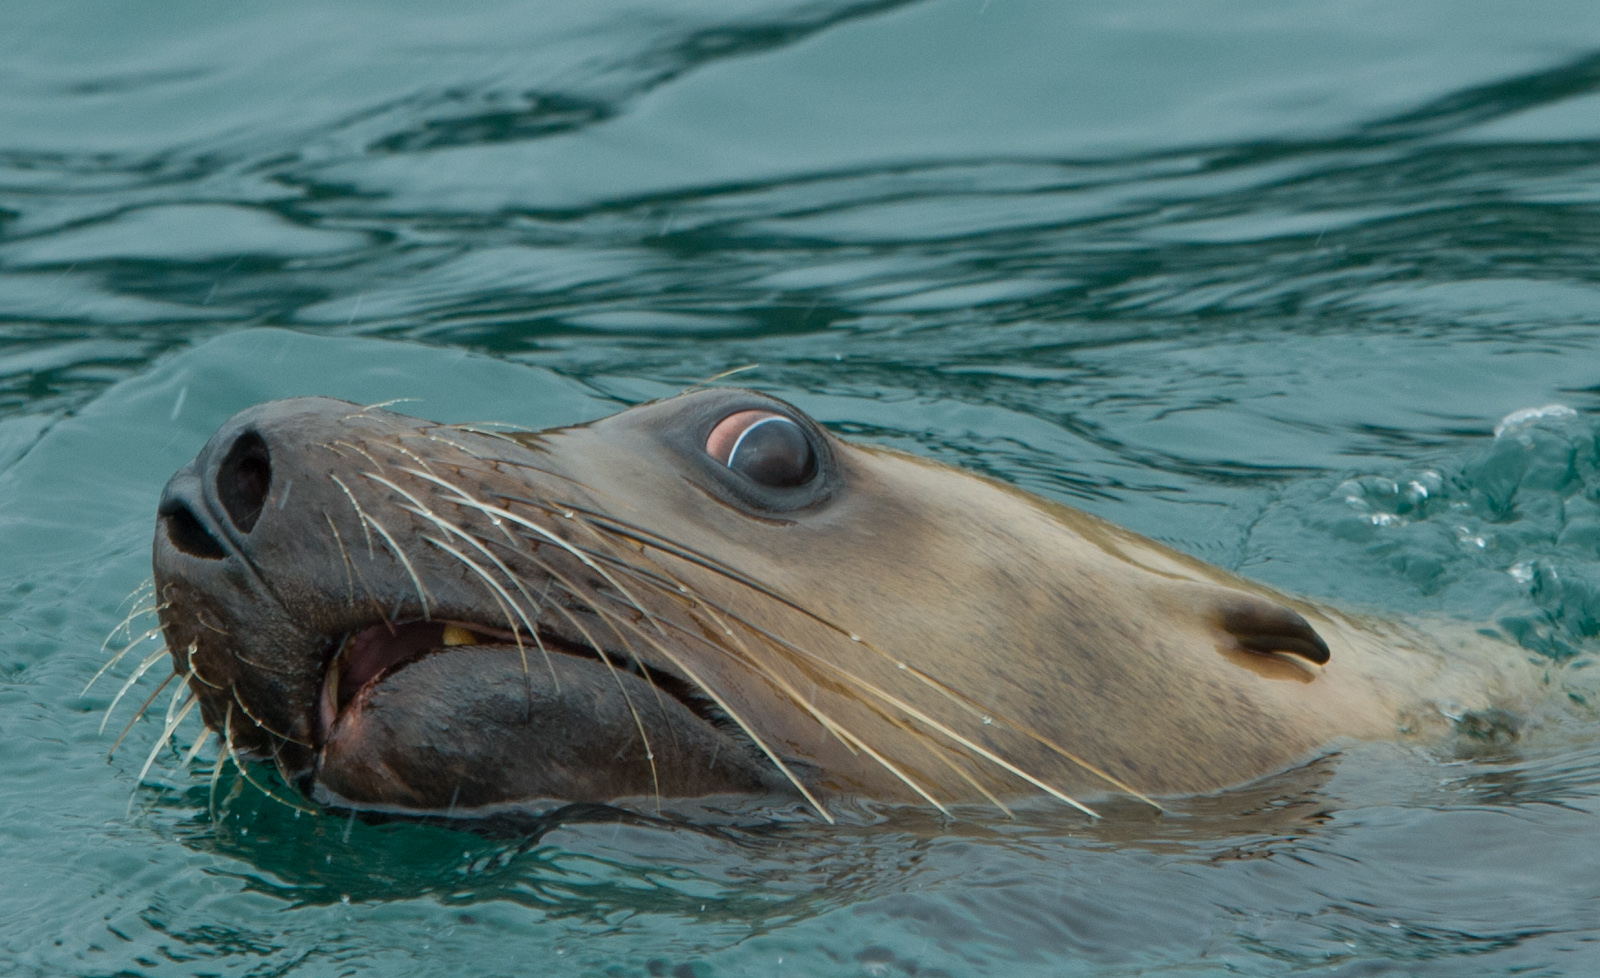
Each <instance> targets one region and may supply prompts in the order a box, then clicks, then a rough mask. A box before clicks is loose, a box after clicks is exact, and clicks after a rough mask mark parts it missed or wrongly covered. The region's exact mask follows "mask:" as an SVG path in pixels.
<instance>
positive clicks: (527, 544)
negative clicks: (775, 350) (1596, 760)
mask: <svg viewBox="0 0 1600 978" xmlns="http://www.w3.org/2000/svg"><path fill="white" fill-rule="evenodd" d="M154 563H155V580H156V587H157V593H158V597H159V604H160V616H161V624H162V627H163V629H164V630H165V634H166V638H167V642H168V646H169V648H170V649H171V652H172V655H173V659H174V662H175V667H176V671H177V672H178V674H179V675H181V676H183V677H185V679H186V681H187V682H188V684H189V686H190V687H191V688H192V689H193V690H194V692H195V693H196V695H197V697H198V700H199V705H200V710H201V713H202V715H203V717H204V719H205V722H206V723H207V725H208V726H209V727H211V728H212V729H213V730H215V731H217V732H218V733H219V734H221V735H222V737H223V738H224V739H225V741H226V742H227V744H228V745H229V748H230V749H232V750H236V751H245V752H248V753H250V754H252V755H254V756H257V757H262V758H270V759H271V760H273V761H274V762H276V764H277V765H278V767H279V769H280V770H281V771H282V772H283V774H284V776H285V777H286V778H288V779H289V780H291V782H293V783H295V784H297V785H298V786H299V787H300V788H301V789H302V790H303V791H305V792H306V793H307V794H308V795H309V796H311V797H313V798H316V799H319V800H321V801H324V802H329V803H335V804H340V805H347V806H354V807H367V808H386V809H395V810H404V811H441V810H458V811H471V810H476V809H482V808H485V807H486V806H495V805H503V804H522V803H527V802H531V801H535V800H558V801H566V802H584V801H594V802H615V801H619V800H625V799H629V798H656V799H660V798H680V797H697V796H704V795H717V794H728V793H733V794H741V795H749V794H775V795H778V796H785V795H787V796H796V797H800V796H803V797H804V798H806V799H807V800H808V801H810V803H812V804H814V805H816V806H817V807H818V809H819V810H823V811H825V809H826V799H827V798H828V797H830V796H838V795H866V796H869V797H876V798H885V799H889V800H910V801H921V802H931V803H933V804H935V805H940V806H941V807H942V806H943V805H944V804H946V803H948V802H952V801H963V800H977V801H983V800H988V801H992V802H995V803H998V804H1002V805H1003V804H1004V799H1005V798H1007V797H1014V796H1016V795H1018V794H1024V793H1031V794H1039V793H1046V794H1053V795H1056V796H1057V797H1060V798H1062V799H1064V800H1069V801H1071V800H1072V799H1071V797H1070V796H1069V794H1068V792H1069V791H1076V790H1090V791H1093V790H1118V791H1129V792H1133V793H1136V794H1143V793H1144V791H1147V790H1148V791H1183V790H1202V789H1204V788H1206V787H1211V786H1216V785H1218V784H1222V783H1227V782H1228V781H1229V780H1233V781H1238V780H1243V779H1244V778H1243V777H1242V776H1241V775H1242V774H1246V773H1248V774H1251V775H1253V774H1255V773H1262V772H1263V771H1265V770H1270V769H1272V768H1273V767H1281V766H1282V765H1283V764H1284V763H1286V762H1287V761H1290V760H1293V759H1294V758H1295V757H1296V756H1298V755H1299V754H1302V753H1303V752H1304V751H1305V750H1307V749H1308V747H1310V746H1314V744H1315V743H1316V741H1317V738H1319V737H1321V736H1324V735H1325V731H1322V730H1318V729H1312V728H1311V727H1310V726H1308V725H1307V724H1305V723H1304V722H1301V718H1299V717H1297V716H1294V715H1286V713H1285V710H1284V709H1279V708H1277V707H1275V706H1274V705H1273V703H1274V702H1276V701H1274V700H1273V699H1272V697H1273V696H1277V697H1278V698H1279V699H1282V698H1283V697H1284V696H1289V697H1291V698H1292V697H1293V696H1295V695H1299V694H1297V693H1296V692H1295V690H1296V689H1298V688H1301V687H1304V686H1305V685H1307V684H1308V683H1309V682H1310V680H1311V679H1314V678H1315V677H1316V675H1317V674H1318V664H1320V663H1322V662H1326V661H1327V659H1328V654H1329V653H1328V646H1327V645H1326V644H1325V643H1324V642H1323V640H1322V639H1321V637H1320V636H1319V635H1318V634H1317V632H1316V631H1314V630H1313V629H1312V627H1311V626H1310V625H1308V624H1307V622H1306V621H1305V619H1304V618H1302V617H1301V616H1300V615H1299V614H1297V613H1295V612H1293V611H1290V610H1288V609H1287V608H1284V607H1281V606H1278V605H1276V604H1273V603H1271V602H1269V601H1264V600H1262V598H1261V597H1260V596H1259V595H1258V594H1256V593H1255V592H1252V591H1250V590H1248V589H1245V588H1241V587H1238V586H1236V585H1237V584H1238V582H1236V581H1234V580H1233V579H1231V578H1228V577H1227V576H1226V575H1224V574H1222V572H1220V571H1216V570H1215V569H1212V568H1208V567H1207V566H1206V565H1204V564H1201V563H1199V562H1197V561H1192V560H1188V559H1187V558H1183V557H1181V556H1179V555H1176V554H1173V553H1172V552H1170V551H1167V550H1165V549H1164V548H1160V547H1158V546H1157V545H1155V544H1151V543H1150V542H1149V541H1145V540H1143V539H1142V538H1139V537H1136V536H1135V535H1133V534H1129V533H1126V532H1125V531H1120V530H1118V529H1116V528H1115V527H1112V526H1110V525H1109V524H1105V523H1103V522H1101V521H1098V520H1096V519H1094V518H1092V517H1089V516H1086V515H1084V514H1082V513H1078V512H1077V511H1075V510H1070V509H1067V508H1065V507H1060V506H1056V505H1054V504H1049V503H1046V502H1044V501H1042V500H1039V499H1036V498H1034V497H1031V496H1028V495H1026V494H1023V493H1020V492H1017V491H1015V490H1012V489H1009V488H1007V487H1004V486H1001V485H998V484H995V483H992V482H989V481H988V480H984V479H980V478H976V477H974V476H971V475H968V474H965V473H962V472H959V471H957V470H954V469H950V468H947V467H944V466H940V465H937V464H935V463H931V462H928V461H926V460H922V459H917V458H914V457H911V456H906V455H901V454H899V453H894V452H889V451H885V450H881V449H873V448H867V447H862V446H857V445H852V444H849V443H847V442H844V441H841V440H840V439H838V438H836V437H835V436H833V435H832V434H830V433H829V432H828V431H826V430H825V429H823V428H822V427H821V426H820V425H818V424H817V423H816V422H815V421H813V420H812V419H810V418H809V417H807V416H806V415H805V414H804V413H803V412H801V411H799V410H798V409H796V408H795V407H793V406H792V405H789V404H787V403H784V402H783V401H780V400H777V399H775V398H772V397H769V396H767V395H764V394H761V393H757V392H755V391H749V390H739V389H712V390H700V391H696V392H692V393H689V394H685V395H682V396H679V397H676V398H672V399H669V400H665V401H659V402H654V403H651V404H646V405H642V406H639V407H636V408H633V409H630V410H627V411H624V412H622V413H620V414H617V415H614V416H612V417H609V418H606V419H603V420H600V421H597V422H593V423H591V424H585V425H579V426H576V427H570V428H563V429H557V430H551V431H544V432H536V433H524V432H505V431H499V430H493V429H488V428H481V427H472V426H452V425H441V424H436V423H431V422H427V421H422V420H418V419H415V418H410V417H406V416H403V415H399V414H395V413H392V412H388V411H383V410H378V409H364V408H361V407H358V406H356V405H353V404H349V403H346V402H343V401H336V400H331V399H327V398H305V399H298V400H289V401H279V402H274V403H270V404H265V405H261V406H258V407H255V408H251V409H249V410H246V411H244V412H242V413H241V414H239V415H237V416H235V417H234V418H233V419H231V420H230V421H228V422H227V423H226V424H224V425H223V426H222V428H221V429H220V430H219V431H218V432H217V433H216V435H215V436H213V438H212V439H211V440H210V442H209V443H208V444H207V445H206V446H205V448H204V449H203V450H202V451H201V452H200V454H199V455H198V456H197V457H196V458H195V460H194V461H193V462H192V463H190V464H189V465H187V466H185V467H184V468H183V469H182V470H181V471H179V472H178V473H177V474H176V475H174V476H173V478H172V480H171V482H170V483H169V484H168V486H167V487H166V490H165V492H164V493H163V495H162V499H161V503H160V508H159V520H158V527H157V530H156V535H155V547H154ZM1144 619H1149V620H1148V621H1147V620H1144ZM1151 621H1154V622H1156V623H1158V625H1159V626H1160V627H1153V626H1152V625H1151ZM1195 649H1199V650H1200V651H1199V652H1196V651H1195ZM1197 656H1198V658H1197ZM1164 659H1165V660H1167V661H1169V662H1170V663H1184V662H1189V661H1191V660H1194V661H1201V660H1204V662H1205V664H1202V665H1200V666H1196V667H1194V668H1187V667H1179V666H1176V665H1162V662H1163V660H1164ZM1284 660H1292V661H1289V662H1285V661H1284ZM1240 662H1244V664H1245V665H1246V666H1248V668H1241V667H1240V664H1239V663H1240ZM1152 663H1154V665H1152ZM1197 684H1198V685H1197ZM1253 690H1269V691H1271V690H1277V692H1271V693H1270V695H1268V694H1258V693H1256V692H1252V691H1253ZM1285 691H1287V692H1285ZM1263 695H1265V696H1266V701H1263V699H1262V696H1263ZM1151 702H1157V703H1163V702H1164V703H1165V705H1163V706H1162V707H1160V709H1159V710H1156V711H1154V713H1153V714H1152V716H1150V717H1149V719H1148V722H1145V723H1142V724H1141V728H1140V729H1136V730H1132V729H1129V728H1128V727H1127V725H1126V721H1127V719H1128V718H1129V717H1130V716H1132V715H1134V714H1137V713H1139V712H1141V711H1145V710H1147V709H1148V704H1149V703H1151ZM1264 704H1265V705H1264ZM1219 709H1221V710H1223V711H1227V712H1229V713H1230V715H1231V719H1230V720H1229V723H1228V724H1227V725H1226V726H1225V727H1224V728H1221V729H1219V728H1218V725H1217V724H1216V723H1214V722H1210V720H1209V719H1208V718H1213V717H1214V716H1215V715H1216V712H1217V711H1218V710H1219ZM1292 713H1293V711H1292V710H1289V711H1288V714H1292ZM1238 728H1245V729H1248V730H1249V731H1250V733H1249V735H1248V736H1245V737H1241V736H1239V734H1238ZM1136 784H1137V786H1135V785H1136ZM1074 803H1076V802H1074Z"/></svg>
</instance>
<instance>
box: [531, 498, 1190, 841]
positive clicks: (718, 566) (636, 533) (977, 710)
mask: <svg viewBox="0 0 1600 978" xmlns="http://www.w3.org/2000/svg"><path fill="white" fill-rule="evenodd" d="M522 501H523V502H530V503H532V504H534V505H538V504H537V503H535V502H533V501H530V500H522ZM572 509H573V510H574V511H576V512H581V513H583V514H584V515H585V516H586V517H590V518H592V519H596V520H599V521H601V522H602V523H612V524H618V523H620V522H621V521H618V520H616V518H614V517H610V516H606V515H604V514H599V513H593V512H591V511H589V510H585V509H582V508H581V507H577V506H574V507H572ZM603 528H605V529H613V527H603ZM616 532H618V534H619V535H620V536H623V537H624V538H625V539H631V540H634V541H635V542H637V543H641V544H644V545H646V546H651V547H655V548H656V549H660V550H662V551H663V552H665V553H668V554H671V555H672V556H674V557H678V558H679V559H681V560H685V561H687V562H689V563H692V564H694V565H696V566H699V567H702V568H704V569H705V570H709V571H711V572H712V573H715V574H718V575H720V576H722V577H724V578H726V579H728V580H730V581H733V582H734V583H736V584H741V585H743V586H745V587H748V588H751V589H752V590H755V591H756V592H757V593H759V594H761V595H763V596H764V597H768V598H771V599H773V600H775V601H778V602H780V603H782V604H783V605H784V606H786V607H788V608H790V609H791V610H793V611H796V612H798V613H800V614H802V615H804V616H805V617H807V618H809V619H811V620H812V621H815V622H817V623H818V624H820V625H822V626H824V627H825V628H828V629H830V630H832V631H834V632H835V633H837V634H839V635H841V636H845V637H848V638H849V639H850V640H851V641H852V642H854V643H857V644H859V645H861V646H862V647H863V648H865V649H867V650H868V651H869V652H872V653H873V654H874V655H877V656H878V657H880V658H882V659H885V660H887V661H889V662H891V663H893V664H894V666H895V668H896V669H897V670H900V671H903V672H906V673H908V674H909V675H911V676H912V677H914V678H915V679H917V680H918V681H919V682H921V683H923V684H924V685H926V686H928V687H929V688H931V689H933V690H935V691H937V692H938V693H940V694H941V695H942V696H944V697H945V698H946V699H948V700H950V701H951V702H953V703H955V704H956V705H958V706H960V707H961V708H962V709H963V710H965V711H966V712H968V713H969V714H971V715H972V716H974V717H977V718H979V719H980V720H981V719H989V720H991V721H994V722H998V723H1001V724H1002V725H1004V726H1006V727H1007V728H1009V729H1011V730H1013V731H1015V732H1017V733H1020V734H1022V735H1023V736H1026V737H1029V738H1030V739H1032V740H1034V741H1035V742H1037V743H1039V744H1041V745H1042V746H1044V747H1046V748H1048V749H1049V750H1050V751H1052V752H1053V753H1055V754H1057V755H1059V756H1061V757H1063V758H1065V759H1066V760H1068V761H1070V762H1071V763H1073V764H1076V765H1077V766H1079V767H1081V768H1083V769H1084V770H1086V771H1088V772H1089V773H1090V774H1093V775H1095V776H1096V777H1098V778H1100V779H1102V780H1104V781H1105V782H1106V783H1108V784H1110V785H1111V786H1112V787H1114V788H1116V789H1118V790H1119V791H1123V792H1126V793H1127V794H1129V795H1132V796H1133V797H1135V798H1137V799H1139V800H1140V801H1142V802H1144V803H1145V804H1147V805H1150V806H1152V807H1153V808H1155V809H1157V810H1158V811H1165V809H1164V808H1162V806H1161V805H1160V804H1159V803H1157V802H1156V801H1155V800H1154V799H1152V798H1150V797H1149V796H1148V795H1146V794H1145V793H1144V792H1142V791H1139V790H1138V789H1137V788H1134V787H1133V786H1131V785H1129V784H1128V783H1126V782H1125V781H1123V780H1122V779H1120V778H1117V777H1116V776H1114V775H1112V774H1110V773H1109V772H1107V771H1105V770H1103V769H1102V768H1100V767H1099V766H1097V765H1095V764H1093V763H1091V762H1089V761H1088V760H1086V759H1084V758H1082V757H1080V756H1078V755H1077V754H1075V753H1073V752H1072V751H1069V750H1067V749H1066V748H1065V747H1062V746H1061V745H1060V744H1057V743H1055V742H1053V741H1051V740H1049V739H1048V738H1046V737H1043V736H1041V735H1040V734H1039V733H1038V732H1037V731H1035V730H1033V729H1032V728H1030V727H1028V726H1027V725H1025V724H1019V723H1017V722H1016V721H1013V720H1011V719H1010V718H1009V717H1007V716H1005V715H1004V714H1003V713H1001V712H999V711H996V710H991V709H988V708H987V707H985V706H984V705H983V704H981V703H979V702H977V701H976V700H973V699H972V698H971V697H969V696H967V695H965V694H963V693H961V692H960V691H958V690H955V689H952V688H951V687H949V686H948V685H946V684H944V683H941V682H939V681H938V680H937V679H935V678H934V677H932V676H930V675H928V674H927V673H925V672H923V671H922V670H921V669H918V668H916V667H915V666H913V665H911V664H910V663H907V662H905V661H903V660H901V659H898V658H896V657H895V656H893V655H891V654H890V653H888V652H886V651H885V650H883V649H880V648H878V647H877V646H876V645H874V644H873V643H872V642H869V641H866V640H865V639H863V638H862V637H861V636H859V635H857V634H855V633H854V632H851V631H849V630H848V629H845V628H842V627H840V626H839V625H837V624H836V623H834V622H832V621H829V620H828V619H826V618H824V617H822V616H821V615H818V614H816V613H815V612H813V611H811V610H810V609H808V608H806V607H804V606H802V605H800V604H799V603H797V602H795V601H793V600H791V599H789V598H787V597H785V596H784V595H782V594H779V593H777V592H775V591H773V590H772V589H770V588H768V587H766V586H765V585H762V584H761V583H760V582H758V581H754V580H752V579H750V578H749V577H747V576H745V575H743V574H741V573H739V572H738V571H735V570H734V569H732V568H729V567H727V566H726V565H723V564H722V563H721V562H720V561H717V560H715V559H714V558H711V557H709V556H707V555H704V554H701V553H698V552H696V551H693V550H691V549H689V548H687V547H684V546H682V545H681V544H677V543H675V542H674V541H671V540H668V539H666V538H665V537H662V536H660V535H659V534H656V533H653V532H651V531H649V530H644V529H643V528H638V527H634V528H627V529H621V530H617V531H616ZM746 624H747V625H748V623H746ZM763 634H767V633H763ZM768 637H771V638H774V639H775V638H776V636H770V635H768ZM796 651H798V650H796Z"/></svg>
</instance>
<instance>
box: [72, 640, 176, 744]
mask: <svg viewBox="0 0 1600 978" xmlns="http://www.w3.org/2000/svg"><path fill="white" fill-rule="evenodd" d="M166 654H167V647H166V646H165V645H162V646H161V648H159V649H156V650H155V651H154V652H152V653H150V654H149V655H148V656H146V657H145V660H144V661H143V662H141V663H139V668H137V669H135V670H134V671H133V675H131V676H129V677H128V679H127V682H124V683H123V684H122V688H121V689H119V690H117V695H115V696H113V697H112V698H111V705H110V706H108V707H106V713H105V716H103V717H101V718H100V733H105V732H106V724H107V723H109V722H111V712H112V711H113V710H115V709H116V708H117V704H118V703H121V702H122V698H123V697H124V696H126V695H128V690H130V689H132V688H133V687H134V685H135V684H137V683H138V682H139V680H140V678H141V677H143V676H144V674H145V673H147V672H149V671H150V667H151V666H154V665H155V664H156V663H157V662H160V661H161V660H162V659H163V658H165V657H166ZM85 692H87V690H85Z"/></svg>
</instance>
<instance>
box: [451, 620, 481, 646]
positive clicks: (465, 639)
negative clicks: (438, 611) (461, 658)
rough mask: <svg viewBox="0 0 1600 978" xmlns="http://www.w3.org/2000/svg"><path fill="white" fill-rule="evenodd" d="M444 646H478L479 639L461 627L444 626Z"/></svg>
mask: <svg viewBox="0 0 1600 978" xmlns="http://www.w3.org/2000/svg"><path fill="white" fill-rule="evenodd" d="M444 644H445V645H447V646H449V645H477V644H478V639H477V637H476V636H475V635H473V634H472V633H471V632H470V631H468V630H467V629H465V628H462V627H461V626H460V625H446V626H444Z"/></svg>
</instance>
